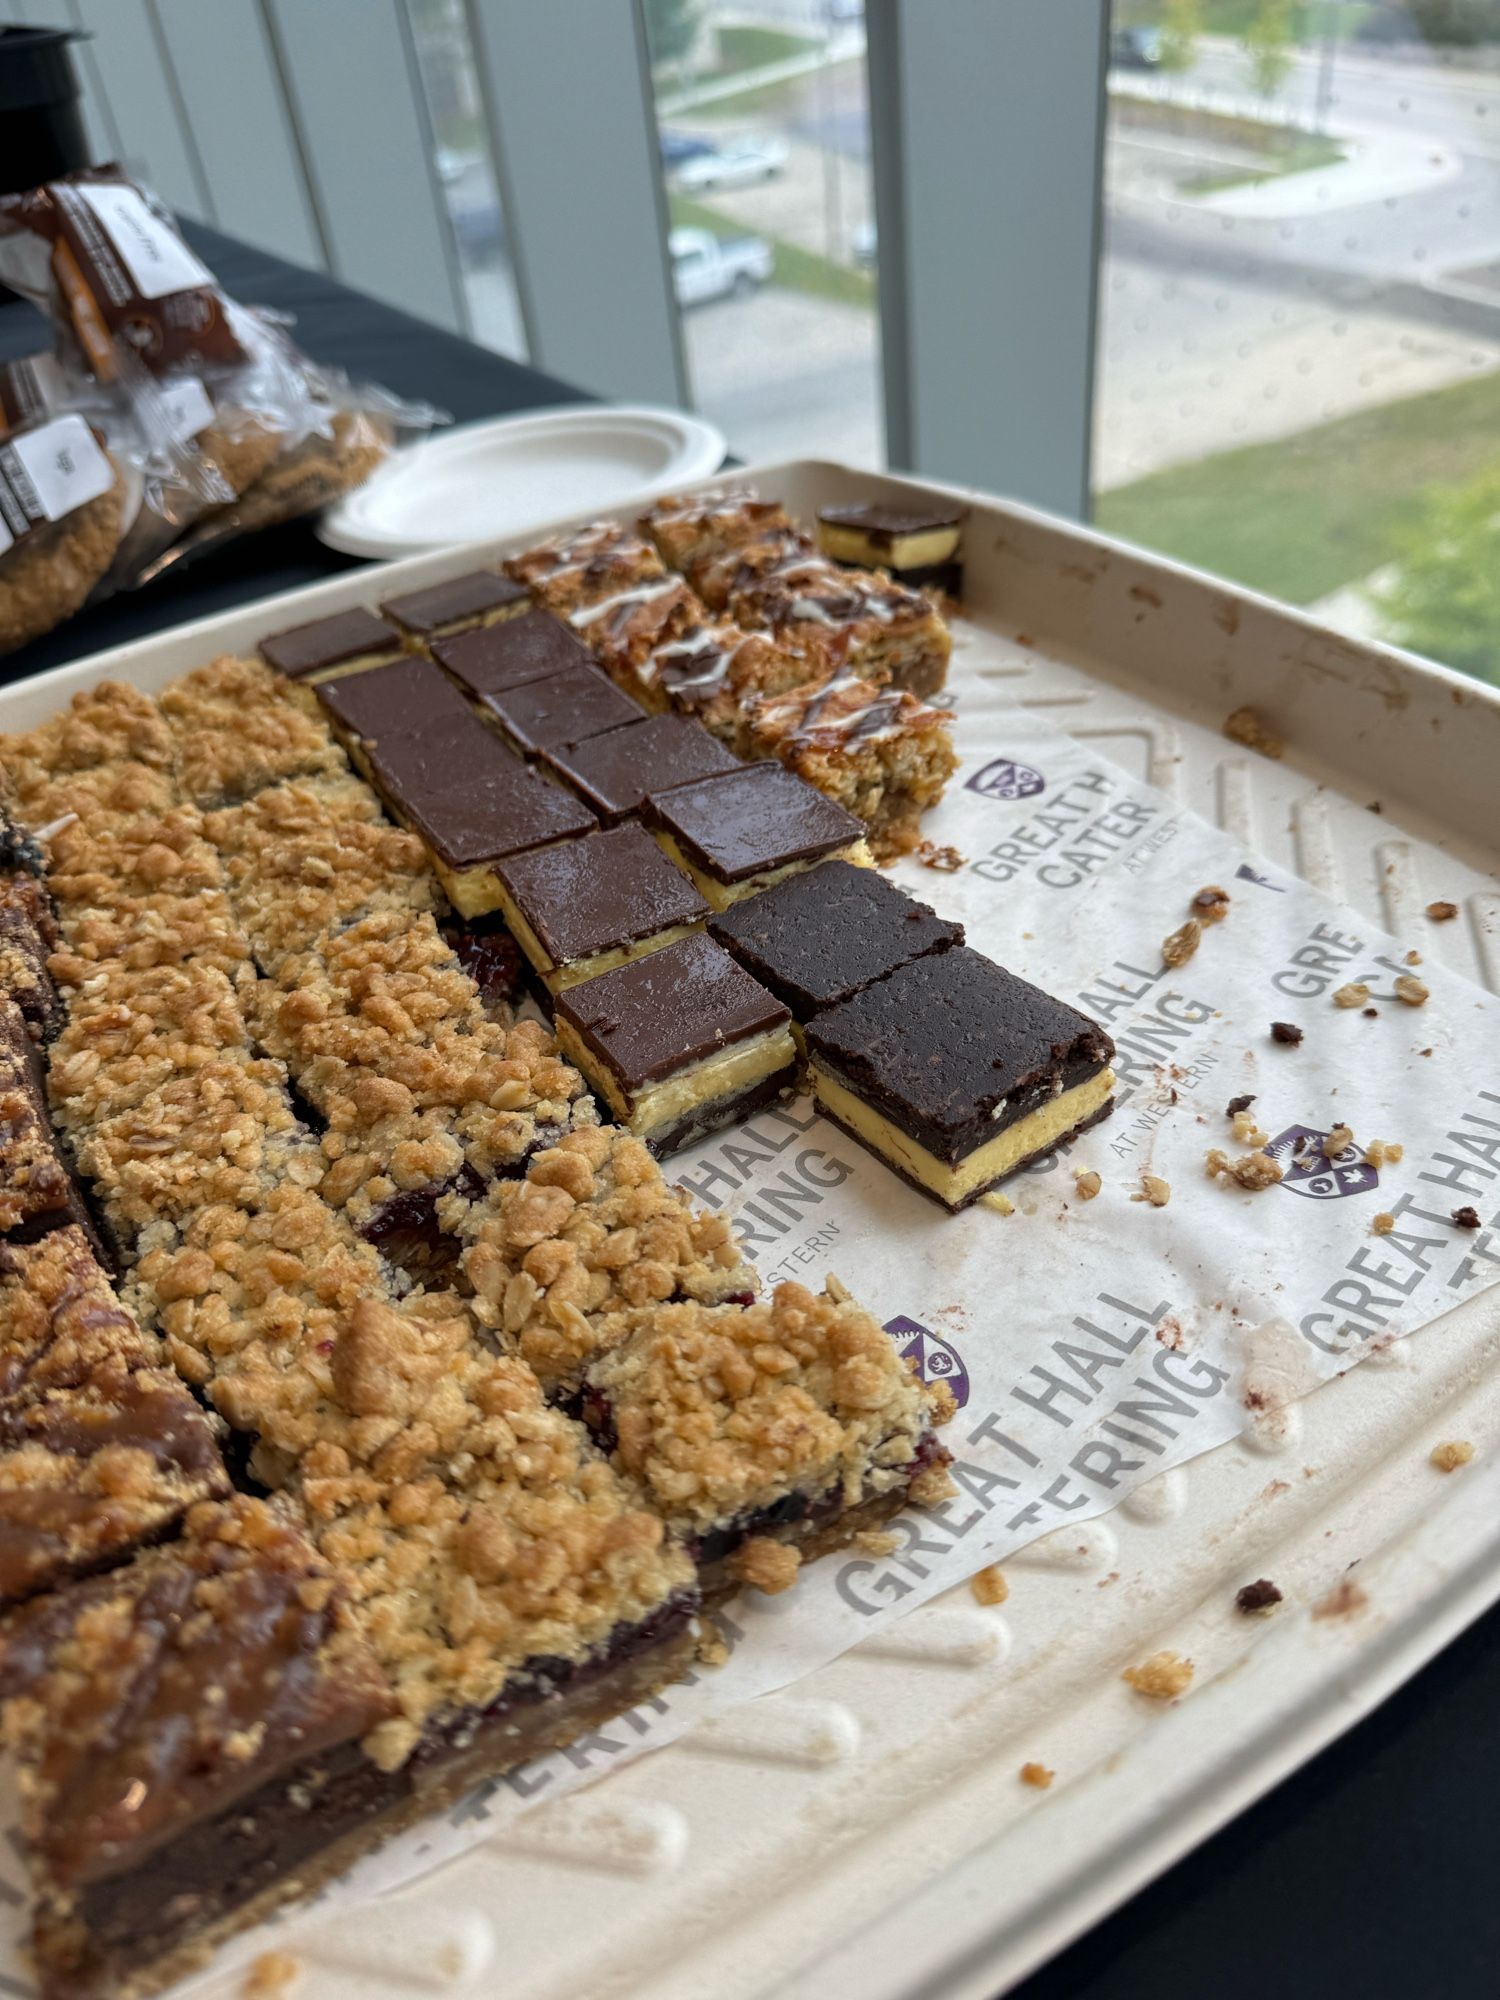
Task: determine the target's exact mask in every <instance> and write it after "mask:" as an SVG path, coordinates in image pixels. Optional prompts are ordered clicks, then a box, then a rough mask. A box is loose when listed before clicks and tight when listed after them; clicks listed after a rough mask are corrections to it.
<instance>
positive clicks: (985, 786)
mask: <svg viewBox="0 0 1500 2000" xmlns="http://www.w3.org/2000/svg"><path fill="white" fill-rule="evenodd" d="M1046 789H1047V780H1046V779H1045V778H1044V777H1043V776H1042V774H1041V772H1040V771H1033V770H1032V768H1031V766H1030V765H1029V764H1017V763H1016V762H1015V761H1014V759H1013V758H1010V757H996V758H995V759H994V761H993V762H992V763H989V764H986V765H985V767H984V769H983V770H982V771H976V772H975V773H974V775H973V777H972V778H966V779H965V780H964V790H965V791H969V792H978V793H979V794H980V796H981V797H983V798H986V799H1033V798H1035V797H1036V795H1037V793H1038V792H1044V791H1046Z"/></svg>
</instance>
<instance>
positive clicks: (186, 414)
mask: <svg viewBox="0 0 1500 2000" xmlns="http://www.w3.org/2000/svg"><path fill="white" fill-rule="evenodd" d="M159 393H160V395H161V400H162V408H163V409H164V410H165V411H166V413H167V427H168V429H169V430H170V432H171V434H172V442H173V443H174V444H185V443H186V442H187V440H188V439H189V438H195V437H196V436H197V435H198V433H199V431H201V430H205V429H206V428H207V427H208V425H209V424H211V423H212V422H213V420H214V406H213V404H212V403H211V402H210V401H209V399H208V391H207V390H206V389H205V388H204V386H203V384H202V383H201V382H200V381H199V380H198V377H197V376H196V375H182V376H179V377H178V379H177V380H176V381H175V382H163V383H161V385H160V389H159Z"/></svg>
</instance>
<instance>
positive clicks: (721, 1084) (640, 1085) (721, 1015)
mask: <svg viewBox="0 0 1500 2000" xmlns="http://www.w3.org/2000/svg"><path fill="white" fill-rule="evenodd" d="M555 1019H556V1027H557V1039H558V1046H559V1047H560V1048H561V1050H562V1052H563V1054H564V1055H565V1056H566V1057H567V1058H568V1059H569V1061H570V1062H572V1063H574V1064H576V1065H577V1067H578V1068H579V1069H580V1070H582V1072H583V1074H584V1075H585V1076H586V1077H587V1078H588V1080H589V1082H590V1083H591V1084H592V1085H593V1087H594V1089H595V1090H596V1091H597V1092H598V1093H599V1095H600V1097H601V1098H602V1099H603V1100H604V1102H605V1103H606V1104H607V1105H608V1106H609V1108H610V1110H611V1111H612V1112H613V1113H614V1115H615V1117H616V1118H617V1119H618V1120H619V1122H620V1123H621V1124H622V1125H624V1126H625V1127H626V1128H627V1129H628V1130H629V1131H631V1132H633V1133H634V1134H635V1135H636V1137H637V1138H640V1139H644V1140H645V1142H646V1144H647V1145H648V1146H649V1147H650V1148H651V1150H652V1152H653V1153H655V1154H656V1155H657V1156H658V1157H661V1156H663V1155H665V1154H667V1153H671V1152H676V1151H677V1150H678V1149H679V1148H680V1147H683V1146H687V1145H690V1144H691V1143H692V1142H693V1141H694V1140H695V1139H700V1138H702V1137H703V1136H704V1135H705V1134H706V1133H709V1132H714V1131H717V1130H718V1128H719V1127H720V1126H721V1125H727V1124H729V1123H731V1122H732V1121H733V1120H735V1119H737V1118H746V1117H748V1116H749V1115H750V1113H751V1112H752V1111H756V1110H759V1109H760V1107H761V1106H762V1105H763V1104H769V1103H770V1102H771V1101H772V1099H773V1098H776V1097H780V1096H781V1095H783V1094H784V1093H785V1092H787V1091H789V1090H790V1089H791V1088H792V1086H793V1084H794V1083H795V1081H796V1074H797V1050H796V1045H795V1044H794V1042H793V1041H792V1035H791V1029H790V1027H789V1025H788V1023H789V1021H790V1019H791V1016H790V1015H789V1014H788V1012H787V1010H786V1008H785V1007H783V1006H782V1004H781V1002H780V1001H779V1000H777V999H775V998H773V996H772V995H771V994H769V993H767V991H766V990H765V988H764V987H763V986H758V985H757V984H756V982H755V981H754V980H753V979H752V978H751V977H750V975H749V973H747V972H745V971H743V970H742V969H741V968H740V967H739V966H738V965H736V964H735V962H734V960H733V959H732V958H731V957H730V956H729V954H728V952H726V951H725V950H723V948H722V947H721V946H719V945H716V944H715V943H714V942H713V941H712V939H710V938H706V937H704V936H703V935H702V933H701V932H695V933H693V934H691V935H690V936H688V937H685V938H679V939H678V940H677V942H676V943H675V944H669V945H666V946H664V947H663V948H662V949H661V950H660V951H653V952H652V953H650V954H649V956H647V957H645V958H636V959H632V960H630V961H629V962H628V963H627V964H625V965H618V966H616V967H615V969H614V970H613V971H612V972H604V973H601V974H600V975H599V977H598V978H597V979H589V980H585V981H584V982H583V984H582V985H580V986H568V987H564V988H563V989H562V991H560V992H559V993H558V995H557V999H556V1016H555Z"/></svg>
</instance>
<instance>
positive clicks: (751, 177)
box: [674, 138, 787, 193]
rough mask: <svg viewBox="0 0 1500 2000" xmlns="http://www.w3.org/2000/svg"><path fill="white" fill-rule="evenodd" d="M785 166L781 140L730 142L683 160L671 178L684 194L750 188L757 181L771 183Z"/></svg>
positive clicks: (740, 140)
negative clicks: (709, 190) (707, 189)
mask: <svg viewBox="0 0 1500 2000" xmlns="http://www.w3.org/2000/svg"><path fill="white" fill-rule="evenodd" d="M786 162H787V146H786V141H785V140H784V139H772V138H766V139H733V140H730V141H728V142H727V143H726V144H725V145H723V146H719V147H717V148H715V149H714V150H713V151H712V152H708V153H699V154H697V155H695V156H694V158H692V159H691V160H684V161H683V162H682V164H681V165H680V166H678V167H677V168H676V169H675V172H674V178H675V179H676V183H677V185H678V187H680V188H681V189H682V190H683V192H684V193H689V192H692V193H698V192H701V191H702V190H703V189H705V188H735V187H754V185H755V184H756V182H757V181H769V180H774V179H775V178H776V176H777V174H779V173H780V172H781V170H782V168H783V167H784V166H785V165H786Z"/></svg>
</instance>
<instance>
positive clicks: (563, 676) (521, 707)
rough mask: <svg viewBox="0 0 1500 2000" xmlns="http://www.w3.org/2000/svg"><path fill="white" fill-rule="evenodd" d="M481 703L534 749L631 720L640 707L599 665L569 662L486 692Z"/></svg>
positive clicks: (574, 740) (514, 736)
mask: <svg viewBox="0 0 1500 2000" xmlns="http://www.w3.org/2000/svg"><path fill="white" fill-rule="evenodd" d="M483 700H484V705H485V707H486V708H487V709H489V710H490V712H491V714H493V715H496V716H498V717H499V719H500V726H501V728H502V729H504V731H505V733H506V734H507V735H508V736H510V737H511V738H512V739H513V740H514V741H515V742H516V743H518V744H519V745H520V747H521V748H522V749H523V750H525V751H527V752H528V753H532V754H534V753H535V752H537V751H539V750H549V749H551V748H552V747H553V746H554V745H556V744H559V743H580V742H582V741H583V739H584V738H585V737H588V736H599V735H602V734H603V732H604V731H605V730H606V729H618V728H620V727H621V726H622V724H624V723H627V722H634V721H635V719H636V717H637V716H638V715H639V714H640V710H639V709H638V708H637V707H636V705H635V703H634V702H633V701H631V699H630V698H629V696H628V695H623V694H621V692H620V690H619V689H618V688H617V687H616V686H615V684H614V682H613V681H611V680H609V679H607V678H606V677H605V675H603V674H601V673H600V672H599V670H598V668H597V667H569V668H568V669H567V670H566V672H564V673H560V674H550V675H549V676H548V677H547V679H546V680H541V681H527V682H526V683H525V684H524V685H523V686H521V687H513V688H507V689H506V690H505V691H504V692H503V693H499V694H496V693H493V692H491V693H489V694H486V695H485V696H484V697H483Z"/></svg>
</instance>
